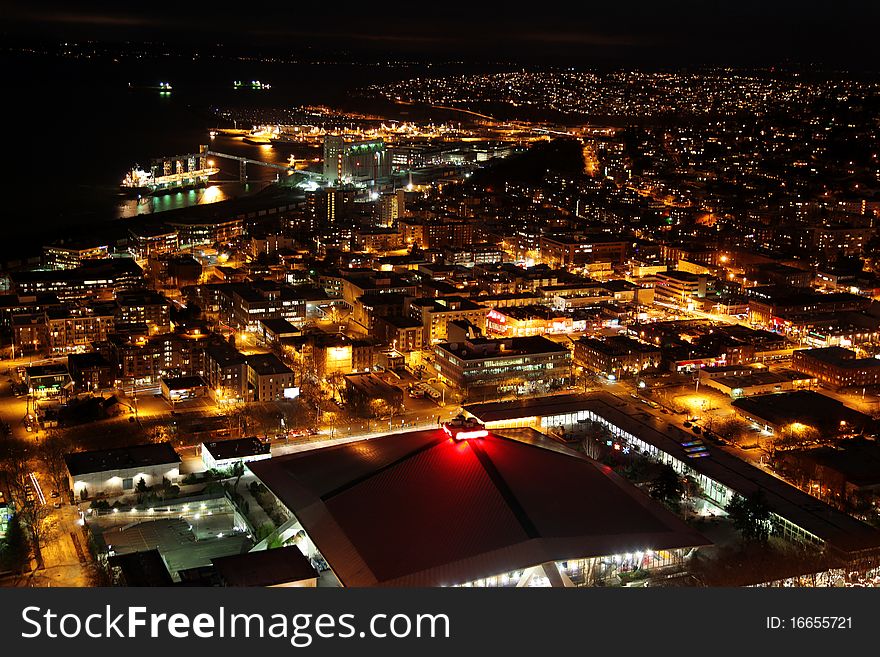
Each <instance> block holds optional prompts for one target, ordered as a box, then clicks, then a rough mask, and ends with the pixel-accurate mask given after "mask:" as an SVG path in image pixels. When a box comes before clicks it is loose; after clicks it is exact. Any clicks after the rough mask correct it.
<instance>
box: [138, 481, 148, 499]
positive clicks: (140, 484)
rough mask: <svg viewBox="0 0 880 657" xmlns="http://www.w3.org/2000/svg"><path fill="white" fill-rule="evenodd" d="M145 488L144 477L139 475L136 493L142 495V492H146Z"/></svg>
mask: <svg viewBox="0 0 880 657" xmlns="http://www.w3.org/2000/svg"><path fill="white" fill-rule="evenodd" d="M147 490H148V488H147V482H146V481H144V478H143V477H141V478H140V479H138V482H137V492H138V495H143V494H144V493H146V492H147Z"/></svg>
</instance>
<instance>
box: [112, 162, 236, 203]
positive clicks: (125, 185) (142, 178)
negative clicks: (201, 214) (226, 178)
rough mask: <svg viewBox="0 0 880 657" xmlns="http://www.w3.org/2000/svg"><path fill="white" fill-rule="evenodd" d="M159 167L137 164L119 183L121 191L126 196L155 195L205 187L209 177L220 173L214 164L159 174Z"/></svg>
mask: <svg viewBox="0 0 880 657" xmlns="http://www.w3.org/2000/svg"><path fill="white" fill-rule="evenodd" d="M156 169H157V167H153V169H152V170H150V171H144V170H143V169H142V168H141V167H140V166H138V165H135V166H134V167H132V168H131V170H130V171H129V172H128V173H126V174H125V177H124V178H123V179H122V182H121V183H120V185H119V189H120V191H121V192H122V193H123V194H125V195H126V196H138V197H140V196H151V195H152V196H155V195H158V194H167V193H169V192H175V191H180V190H184V189H194V188H196V187H204V186H206V185H207V184H208V179H209V178H210V177H211V176H213V175H215V174H217V173H220V169H218V168H217V167H214V166H204V167H202V168H199V169H192V170H190V171H181V172H179V173H168V174H163V175H157V173H158V171H156Z"/></svg>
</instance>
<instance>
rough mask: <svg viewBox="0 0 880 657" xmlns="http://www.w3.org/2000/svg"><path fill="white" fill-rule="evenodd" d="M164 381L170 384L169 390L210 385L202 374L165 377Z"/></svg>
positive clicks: (167, 384)
mask: <svg viewBox="0 0 880 657" xmlns="http://www.w3.org/2000/svg"><path fill="white" fill-rule="evenodd" d="M162 383H164V384H165V385H166V386H168V389H169V390H188V389H189V388H199V387H204V386H207V385H208V384H207V383H206V382H205V380H204V379H203V378H202V377H200V376H178V377H174V378H166V377H163V378H162Z"/></svg>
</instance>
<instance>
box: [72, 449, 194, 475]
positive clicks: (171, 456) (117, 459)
mask: <svg viewBox="0 0 880 657" xmlns="http://www.w3.org/2000/svg"><path fill="white" fill-rule="evenodd" d="M64 461H65V463H67V470H68V471H69V472H70V474H71V475H72V476H74V477H75V476H77V475H83V474H90V473H93V472H107V471H108V470H126V469H129V468H138V467H142V466H150V465H166V464H169V463H180V456H179V455H178V454H177V452H175V451H174V448H173V447H172V446H171V443H149V444H147V445H132V446H131V447H117V448H114V449H100V450H96V451H93V452H75V453H73V454H67V455H66V456H65V457H64Z"/></svg>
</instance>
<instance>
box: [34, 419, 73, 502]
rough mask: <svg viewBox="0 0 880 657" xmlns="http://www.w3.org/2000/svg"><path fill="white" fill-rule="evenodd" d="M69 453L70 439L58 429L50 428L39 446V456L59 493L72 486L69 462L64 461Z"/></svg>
mask: <svg viewBox="0 0 880 657" xmlns="http://www.w3.org/2000/svg"><path fill="white" fill-rule="evenodd" d="M69 453H70V441H69V440H68V439H67V437H66V436H65V435H64V433H62V432H60V431H58V430H57V429H49V431H47V432H46V437H45V438H43V441H42V443H41V444H40V445H39V448H38V456H39V457H40V458H41V459H42V461H43V463H44V465H45V466H46V471H47V472H48V473H49V478H50V479H51V481H52V487H53V488H54V489H55V490H57V491H58V492H59V493H63V492H66V491H67V490H68V489H69V487H70V480H69V479H68V475H67V463H66V462H65V461H64V457H65V456H66V455H67V454H69Z"/></svg>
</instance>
